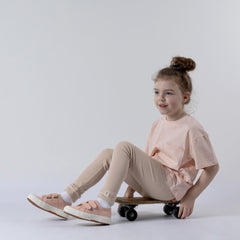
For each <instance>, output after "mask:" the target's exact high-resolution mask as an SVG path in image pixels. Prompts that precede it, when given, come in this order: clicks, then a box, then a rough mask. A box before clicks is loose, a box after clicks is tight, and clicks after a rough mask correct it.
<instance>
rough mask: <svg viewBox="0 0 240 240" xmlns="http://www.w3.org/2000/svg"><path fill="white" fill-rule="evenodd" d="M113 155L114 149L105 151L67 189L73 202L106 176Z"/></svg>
mask: <svg viewBox="0 0 240 240" xmlns="http://www.w3.org/2000/svg"><path fill="white" fill-rule="evenodd" d="M112 154H113V149H110V148H106V149H104V150H103V151H102V152H101V153H100V154H99V155H98V156H97V157H96V159H95V160H94V161H93V162H92V163H91V164H90V165H89V166H88V167H87V168H86V169H85V170H84V171H83V172H82V173H81V175H80V176H79V177H78V178H77V179H76V180H75V181H74V182H73V183H72V184H70V185H69V186H68V187H67V188H66V189H65V191H66V192H67V193H68V194H69V196H70V197H71V199H72V201H73V202H75V201H76V200H77V199H79V198H80V197H81V195H82V194H83V193H84V192H85V191H86V190H87V189H89V188H90V187H92V186H93V185H95V184H96V183H97V182H98V181H99V180H100V179H101V178H102V177H103V176H104V175H105V173H106V171H107V170H108V169H109V166H110V162H111V160H112Z"/></svg>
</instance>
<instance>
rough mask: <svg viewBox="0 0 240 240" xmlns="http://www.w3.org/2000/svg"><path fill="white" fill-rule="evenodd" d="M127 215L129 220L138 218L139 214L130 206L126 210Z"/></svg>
mask: <svg viewBox="0 0 240 240" xmlns="http://www.w3.org/2000/svg"><path fill="white" fill-rule="evenodd" d="M125 216H126V218H127V219H128V220H129V221H134V220H136V218H137V216H138V215H137V212H136V211H135V210H134V209H131V208H130V209H128V210H127V211H126V215H125Z"/></svg>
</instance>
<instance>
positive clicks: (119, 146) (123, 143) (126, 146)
mask: <svg viewBox="0 0 240 240" xmlns="http://www.w3.org/2000/svg"><path fill="white" fill-rule="evenodd" d="M131 147H132V144H131V143H130V142H127V141H121V142H119V143H118V144H117V145H116V147H115V149H121V150H130V149H131Z"/></svg>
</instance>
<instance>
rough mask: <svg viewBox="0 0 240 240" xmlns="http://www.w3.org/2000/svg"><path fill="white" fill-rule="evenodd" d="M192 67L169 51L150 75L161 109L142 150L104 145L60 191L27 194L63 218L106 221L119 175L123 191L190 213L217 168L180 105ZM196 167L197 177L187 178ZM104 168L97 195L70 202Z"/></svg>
mask: <svg viewBox="0 0 240 240" xmlns="http://www.w3.org/2000/svg"><path fill="white" fill-rule="evenodd" d="M194 69H195V62H194V61H193V60H192V59H190V58H184V57H174V58H173V59H172V61H171V63H170V66H169V67H166V68H163V69H162V70H160V71H159V72H158V74H157V76H156V78H155V79H154V83H155V86H154V93H155V97H154V102H155V105H156V107H157V109H158V110H159V112H160V114H161V115H163V116H162V117H161V118H160V119H159V120H157V121H155V122H153V124H152V127H151V129H150V132H149V134H148V138H147V142H146V145H145V149H144V151H142V150H141V149H139V148H138V147H136V146H135V145H133V144H132V143H130V142H119V143H118V144H117V145H116V147H115V148H114V149H104V150H103V151H102V152H101V153H100V154H99V155H98V156H97V158H96V159H95V160H94V161H93V162H92V163H91V164H90V165H89V166H88V167H87V168H86V169H85V170H84V171H83V172H82V173H81V175H80V176H79V177H78V178H77V179H76V180H75V181H74V182H73V183H72V184H70V185H69V186H68V187H67V188H66V189H65V191H64V192H62V193H61V194H47V195H43V196H42V197H39V196H36V195H34V194H30V195H29V196H28V200H29V201H30V202H31V203H32V204H34V205H35V206H37V207H39V208H41V209H43V210H45V211H48V212H50V213H53V214H56V215H58V216H60V217H62V218H65V219H67V217H68V215H71V216H74V217H76V218H80V219H84V220H88V221H93V222H98V223H102V224H110V223H111V206H112V205H113V204H114V201H115V199H116V196H117V193H118V191H119V189H120V186H121V184H122V182H123V181H125V182H126V183H127V184H128V185H129V186H128V188H127V190H126V192H125V195H124V196H125V197H133V194H134V192H135V191H136V192H138V193H139V194H140V195H142V196H144V197H151V198H155V199H160V200H176V201H180V203H181V204H180V209H179V215H178V217H180V218H182V219H184V218H186V217H188V216H190V215H191V214H192V211H193V207H194V203H195V200H196V198H197V197H198V196H199V195H200V193H201V192H202V191H203V190H204V189H205V188H206V187H207V186H208V184H209V183H210V182H211V181H212V179H213V178H214V177H215V175H216V174H217V172H218V169H219V165H218V161H217V159H216V156H215V153H214V151H213V148H212V145H211V143H210V140H209V137H208V134H207V133H206V131H205V130H204V128H203V127H202V126H201V124H200V123H199V122H198V121H197V120H195V119H194V118H193V117H192V116H190V115H189V114H187V113H186V112H185V111H184V105H185V104H188V103H189V102H190V96H191V92H192V83H191V78H190V76H189V74H188V71H192V70H194ZM199 169H203V171H202V173H201V175H200V177H199V179H198V180H197V182H196V183H195V184H193V182H194V180H195V178H196V176H197V173H198V171H199ZM106 171H108V175H107V178H106V182H105V184H104V186H103V188H102V189H101V191H100V192H99V194H98V198H97V200H90V201H87V202H84V203H81V204H79V205H77V206H72V203H74V202H75V201H76V200H77V199H79V198H80V197H81V195H82V194H83V193H84V192H85V191H86V190H87V189H89V188H90V187H91V186H93V185H95V184H96V183H97V182H98V181H99V180H100V179H101V178H102V177H103V176H104V174H105V173H106Z"/></svg>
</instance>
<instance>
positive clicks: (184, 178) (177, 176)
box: [144, 114, 218, 201]
mask: <svg viewBox="0 0 240 240" xmlns="http://www.w3.org/2000/svg"><path fill="white" fill-rule="evenodd" d="M144 152H146V153H147V154H148V155H149V156H152V157H153V158H154V159H156V160H157V161H159V162H160V163H161V164H162V165H163V166H164V169H165V171H166V176H167V181H168V185H169V187H170V189H171V191H172V193H173V195H174V196H175V198H176V200H177V201H179V200H181V199H182V198H183V196H184V195H185V193H186V192H187V190H188V189H189V188H190V187H191V186H192V185H193V182H194V179H195V178H196V176H197V174H198V171H199V169H202V168H205V167H209V166H212V165H216V164H218V161H217V158H216V156H215V153H214V150H213V148H212V145H211V142H210V140H209V137H208V134H207V133H206V131H205V130H204V128H203V127H202V125H201V124H200V123H199V122H198V121H197V120H196V119H194V118H193V117H192V116H190V115H188V114H187V115H185V116H184V117H182V118H180V119H178V120H176V121H168V120H167V119H166V116H163V117H161V118H160V119H159V120H157V121H155V122H153V124H152V127H151V130H150V132H149V134H148V138H147V142H146V145H145V148H144Z"/></svg>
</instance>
